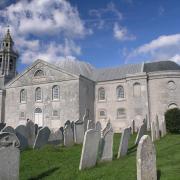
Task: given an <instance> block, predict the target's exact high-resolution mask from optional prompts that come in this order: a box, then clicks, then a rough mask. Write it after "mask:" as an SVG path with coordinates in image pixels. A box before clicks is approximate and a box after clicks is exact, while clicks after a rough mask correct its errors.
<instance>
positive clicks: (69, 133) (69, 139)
mask: <svg viewBox="0 0 180 180" xmlns="http://www.w3.org/2000/svg"><path fill="white" fill-rule="evenodd" d="M73 145H74V138H73V130H72V128H71V124H66V125H65V127H64V146H67V147H69V146H73Z"/></svg>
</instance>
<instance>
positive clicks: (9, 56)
mask: <svg viewBox="0 0 180 180" xmlns="http://www.w3.org/2000/svg"><path fill="white" fill-rule="evenodd" d="M13 47H14V42H13V39H12V37H11V34H10V31H9V29H8V30H7V32H6V35H5V36H4V38H3V40H2V42H1V44H0V89H2V87H4V84H6V83H7V82H8V81H10V80H11V79H12V78H14V77H15V76H16V62H17V58H18V53H17V52H16V51H15V50H14V49H13Z"/></svg>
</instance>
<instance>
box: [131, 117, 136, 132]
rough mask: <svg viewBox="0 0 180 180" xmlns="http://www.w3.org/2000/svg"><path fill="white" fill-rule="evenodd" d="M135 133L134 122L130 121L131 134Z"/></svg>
mask: <svg viewBox="0 0 180 180" xmlns="http://www.w3.org/2000/svg"><path fill="white" fill-rule="evenodd" d="M134 133H135V120H132V122H131V134H134Z"/></svg>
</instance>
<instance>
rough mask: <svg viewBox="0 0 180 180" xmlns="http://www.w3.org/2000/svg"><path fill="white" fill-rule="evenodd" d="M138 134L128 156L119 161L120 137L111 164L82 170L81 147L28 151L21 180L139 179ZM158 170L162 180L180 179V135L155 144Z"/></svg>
mask: <svg viewBox="0 0 180 180" xmlns="http://www.w3.org/2000/svg"><path fill="white" fill-rule="evenodd" d="M134 140H135V135H134V136H132V137H131V139H130V143H129V153H128V155H127V156H126V157H124V158H121V159H119V160H117V159H116V156H117V151H118V146H119V141H120V135H119V134H115V136H114V148H113V149H114V159H113V161H112V162H110V163H101V164H97V166H96V167H94V168H92V169H88V170H84V171H79V170H78V168H79V161H80V155H81V148H82V146H81V145H75V146H73V147H71V148H65V147H53V146H46V147H45V148H43V149H41V150H26V151H24V152H23V153H22V154H21V163H20V180H39V179H43V180H66V179H68V180H71V179H72V180H76V179H82V180H86V179H87V180H100V179H103V180H117V179H120V180H135V179H136V148H132V147H133V146H134ZM155 145H156V151H157V170H158V176H159V178H158V179H160V180H180V135H167V136H166V137H164V138H162V139H161V140H160V141H157V142H156V143H155Z"/></svg>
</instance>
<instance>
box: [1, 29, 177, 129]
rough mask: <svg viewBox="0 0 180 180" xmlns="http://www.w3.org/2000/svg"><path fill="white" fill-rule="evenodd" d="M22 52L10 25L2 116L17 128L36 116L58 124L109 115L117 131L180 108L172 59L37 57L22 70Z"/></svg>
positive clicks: (5, 50)
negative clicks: (114, 62)
mask: <svg viewBox="0 0 180 180" xmlns="http://www.w3.org/2000/svg"><path fill="white" fill-rule="evenodd" d="M18 56H19V55H18V52H16V51H15V50H14V42H13V39H12V37H11V34H10V32H9V30H8V31H7V33H6V35H5V36H4V38H3V40H2V43H1V46H0V121H1V122H5V123H6V124H7V125H10V126H13V127H16V126H18V125H20V124H25V123H26V121H27V119H31V120H32V121H34V122H35V123H36V124H38V125H39V126H48V127H49V128H51V129H57V128H59V127H61V126H63V125H64V123H65V122H66V121H67V120H70V121H76V120H78V119H82V118H83V116H84V114H85V113H86V115H87V118H88V119H91V120H94V121H100V122H101V123H102V124H103V125H104V124H106V123H107V122H108V121H109V120H110V121H111V123H112V126H113V129H114V131H115V132H119V131H121V130H122V129H123V128H124V127H127V126H129V125H131V122H132V120H135V126H136V128H138V127H139V126H140V124H141V123H142V122H143V119H144V118H145V117H147V120H148V124H150V122H151V121H154V120H155V118H156V115H157V116H158V118H159V120H160V121H162V120H163V118H164V113H165V112H166V111H167V110H168V109H170V108H174V107H180V94H179V92H180V66H179V65H178V64H176V63H175V62H172V61H168V60H167V61H154V62H150V63H140V64H127V65H123V66H120V67H114V68H102V69H97V68H95V67H93V66H92V65H91V64H89V63H86V62H83V61H78V60H68V59H67V60H62V61H59V63H58V64H55V65H54V64H50V63H48V62H46V61H43V60H36V61H35V62H34V63H33V64H32V65H30V66H29V67H28V68H27V69H25V70H24V71H23V72H22V73H20V74H18V73H17V71H16V64H17V59H18Z"/></svg>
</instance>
